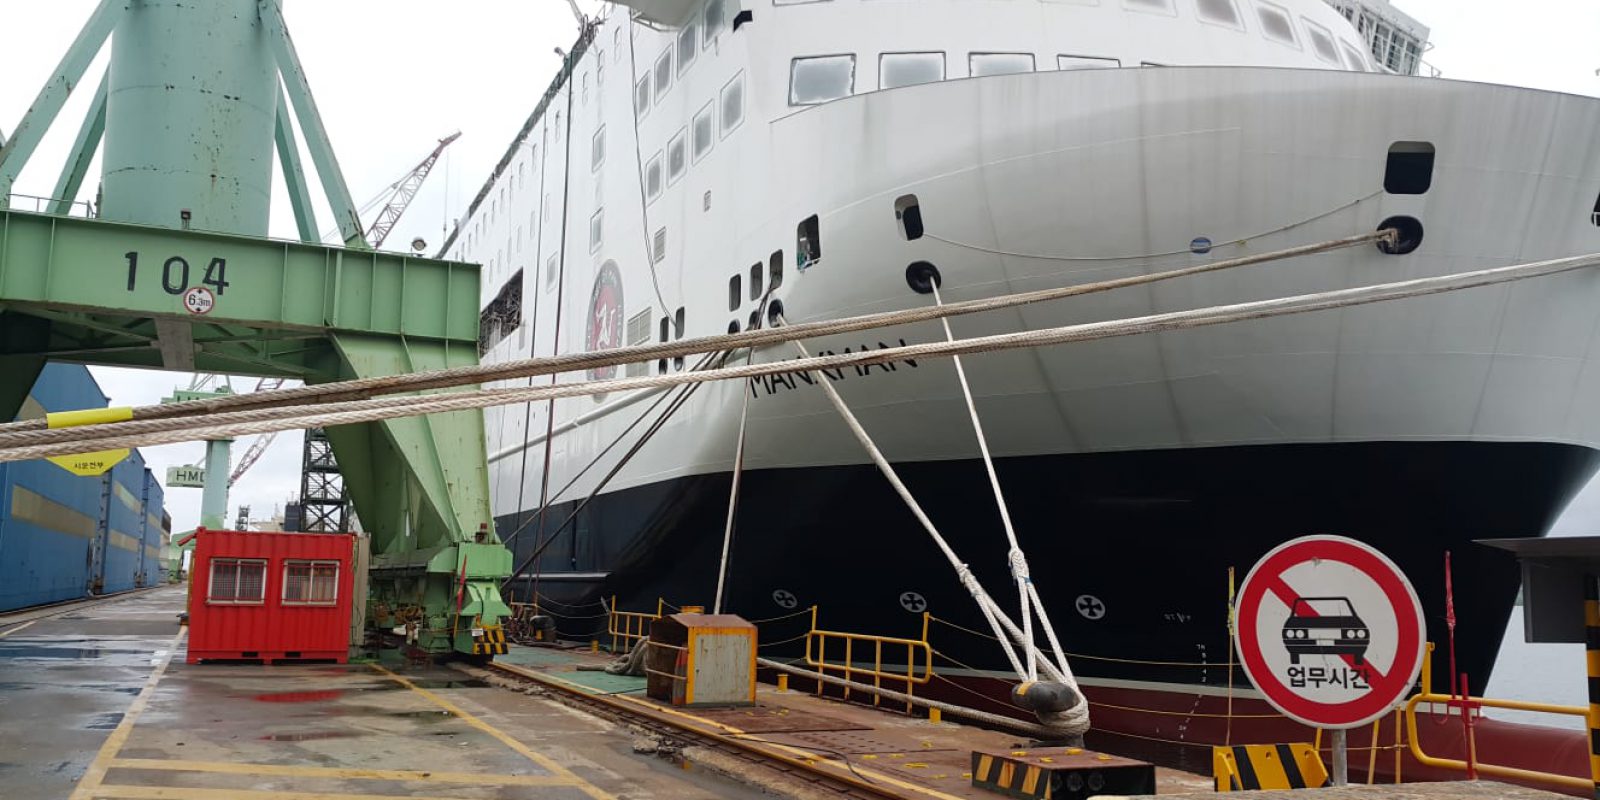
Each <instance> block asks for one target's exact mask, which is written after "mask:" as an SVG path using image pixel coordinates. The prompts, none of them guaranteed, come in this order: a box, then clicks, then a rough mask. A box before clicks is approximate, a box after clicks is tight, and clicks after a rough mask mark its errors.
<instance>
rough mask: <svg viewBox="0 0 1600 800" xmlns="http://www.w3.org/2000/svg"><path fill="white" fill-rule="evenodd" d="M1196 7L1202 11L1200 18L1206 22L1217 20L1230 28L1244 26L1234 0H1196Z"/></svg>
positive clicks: (1241, 27) (1216, 21)
mask: <svg viewBox="0 0 1600 800" xmlns="http://www.w3.org/2000/svg"><path fill="white" fill-rule="evenodd" d="M1195 9H1196V10H1197V11H1199V12H1200V19H1201V20H1203V21H1205V22H1215V23H1217V24H1219V25H1226V26H1228V27H1230V28H1239V29H1241V30H1242V29H1243V28H1244V23H1243V22H1242V21H1241V20H1240V19H1239V9H1238V8H1235V7H1234V5H1233V0H1196V3H1195Z"/></svg>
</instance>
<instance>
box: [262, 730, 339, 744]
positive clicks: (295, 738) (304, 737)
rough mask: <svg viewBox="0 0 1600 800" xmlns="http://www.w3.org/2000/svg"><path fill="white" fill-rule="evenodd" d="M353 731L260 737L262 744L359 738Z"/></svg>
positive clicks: (306, 732) (281, 734) (312, 732)
mask: <svg viewBox="0 0 1600 800" xmlns="http://www.w3.org/2000/svg"><path fill="white" fill-rule="evenodd" d="M360 735H361V734H359V733H356V732H355V731H301V732H300V733H269V734H267V735H266V736H263V737H261V741H263V742H309V741H313V740H316V739H344V738H346V737H350V736H360Z"/></svg>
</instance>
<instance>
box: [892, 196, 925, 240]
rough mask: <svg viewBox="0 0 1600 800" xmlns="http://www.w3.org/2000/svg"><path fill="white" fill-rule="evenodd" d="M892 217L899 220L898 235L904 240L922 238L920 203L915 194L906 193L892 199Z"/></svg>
mask: <svg viewBox="0 0 1600 800" xmlns="http://www.w3.org/2000/svg"><path fill="white" fill-rule="evenodd" d="M894 218H895V219H897V220H899V221H900V235H901V236H904V237H906V241H908V242H911V241H916V240H917V239H921V238H922V205H921V204H919V203H918V202H917V196H916V195H914V194H908V195H905V196H903V197H901V198H900V199H898V200H896V201H894Z"/></svg>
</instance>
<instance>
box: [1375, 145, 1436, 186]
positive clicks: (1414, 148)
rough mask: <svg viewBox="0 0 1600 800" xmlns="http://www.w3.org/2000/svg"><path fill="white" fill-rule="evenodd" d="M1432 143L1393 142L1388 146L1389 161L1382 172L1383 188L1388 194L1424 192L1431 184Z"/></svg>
mask: <svg viewBox="0 0 1600 800" xmlns="http://www.w3.org/2000/svg"><path fill="white" fill-rule="evenodd" d="M1433 155H1434V153H1433V144H1432V143H1430V142H1395V143H1394V144H1392V145H1390V146H1389V163H1388V167H1387V168H1386V169H1385V170H1384V172H1383V190H1384V191H1385V192H1388V193H1389V194H1426V193H1427V191H1428V187H1429V186H1432V185H1433Z"/></svg>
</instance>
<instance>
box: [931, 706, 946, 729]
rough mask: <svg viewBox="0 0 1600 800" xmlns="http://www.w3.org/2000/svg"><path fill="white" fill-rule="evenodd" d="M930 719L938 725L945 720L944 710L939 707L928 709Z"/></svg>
mask: <svg viewBox="0 0 1600 800" xmlns="http://www.w3.org/2000/svg"><path fill="white" fill-rule="evenodd" d="M928 721H929V722H932V723H933V724H935V725H937V724H939V723H940V722H943V721H944V712H943V711H940V710H939V709H937V708H930V709H928Z"/></svg>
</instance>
